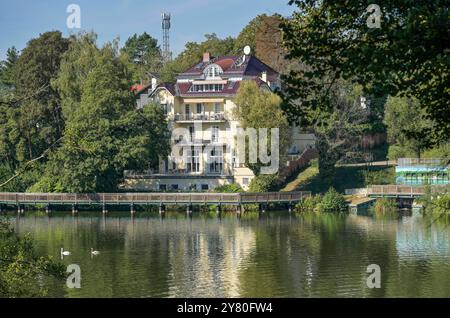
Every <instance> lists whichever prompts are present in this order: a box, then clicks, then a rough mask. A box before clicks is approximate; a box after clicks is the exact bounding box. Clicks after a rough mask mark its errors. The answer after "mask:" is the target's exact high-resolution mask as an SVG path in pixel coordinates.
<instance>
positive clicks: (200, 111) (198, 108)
mask: <svg viewBox="0 0 450 318" xmlns="http://www.w3.org/2000/svg"><path fill="white" fill-rule="evenodd" d="M201 113H203V105H202V104H200V103H199V104H197V114H201Z"/></svg>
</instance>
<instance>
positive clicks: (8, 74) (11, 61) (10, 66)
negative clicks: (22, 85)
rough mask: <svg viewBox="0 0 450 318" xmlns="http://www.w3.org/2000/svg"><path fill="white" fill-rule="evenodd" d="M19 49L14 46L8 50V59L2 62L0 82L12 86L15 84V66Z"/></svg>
mask: <svg viewBox="0 0 450 318" xmlns="http://www.w3.org/2000/svg"><path fill="white" fill-rule="evenodd" d="M18 59H19V51H17V49H16V48H15V47H14V46H13V47H11V48H9V49H8V50H7V51H6V60H5V61H1V62H0V84H3V85H5V86H9V87H12V86H14V84H15V80H14V79H15V76H16V75H15V73H16V72H15V67H16V64H17V60H18Z"/></svg>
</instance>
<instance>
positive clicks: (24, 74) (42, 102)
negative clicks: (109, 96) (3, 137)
mask: <svg viewBox="0 0 450 318" xmlns="http://www.w3.org/2000/svg"><path fill="white" fill-rule="evenodd" d="M68 45H69V41H68V40H67V39H65V38H63V37H62V34H61V33H60V32H57V31H54V32H46V33H43V34H41V35H40V36H39V38H37V39H33V40H31V41H30V42H28V44H27V46H26V47H25V49H24V50H23V51H22V54H21V55H20V57H19V59H18V61H17V64H16V66H15V72H14V73H15V87H16V91H15V98H16V99H17V100H18V101H20V102H18V103H17V104H18V105H16V106H17V107H14V108H13V109H12V110H10V116H11V117H12V118H11V119H10V128H9V129H10V132H9V138H10V140H11V142H12V144H14V145H15V153H16V154H15V156H16V158H17V160H18V161H19V162H25V161H27V160H31V159H33V158H35V157H37V156H39V155H40V154H42V152H43V151H44V150H46V149H47V148H48V147H49V146H50V145H52V144H53V143H55V142H56V141H57V140H58V139H59V138H60V137H61V134H62V131H63V128H64V121H63V119H62V116H61V107H60V98H59V95H58V93H57V92H56V91H55V90H54V89H53V88H52V87H51V85H50V84H51V81H52V80H53V79H55V78H56V76H57V74H58V72H59V66H60V61H61V57H62V55H63V53H64V52H65V51H66V50H67V48H68Z"/></svg>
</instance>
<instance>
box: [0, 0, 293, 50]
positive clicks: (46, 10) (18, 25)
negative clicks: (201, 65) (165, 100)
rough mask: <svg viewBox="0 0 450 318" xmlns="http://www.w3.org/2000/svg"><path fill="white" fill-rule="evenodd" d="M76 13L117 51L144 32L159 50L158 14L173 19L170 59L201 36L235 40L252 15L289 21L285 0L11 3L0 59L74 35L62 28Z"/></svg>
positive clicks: (2, 23)
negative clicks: (49, 36)
mask: <svg viewBox="0 0 450 318" xmlns="http://www.w3.org/2000/svg"><path fill="white" fill-rule="evenodd" d="M72 3H73V4H78V5H79V6H80V8H81V30H85V31H94V32H96V33H97V34H98V40H99V44H102V43H104V42H106V41H110V40H112V39H114V38H116V37H119V38H120V41H121V45H123V43H124V42H125V41H126V39H127V38H128V37H129V36H130V35H132V34H134V33H138V34H141V33H143V32H144V31H146V32H147V33H149V34H150V35H151V36H153V37H155V38H156V39H158V41H159V43H160V44H161V41H162V39H161V38H162V31H161V12H163V11H164V12H170V13H171V14H172V28H171V30H170V36H171V38H170V45H171V49H172V51H173V53H174V56H175V55H177V54H178V53H180V52H181V51H182V50H183V48H184V44H185V43H186V42H188V41H202V40H203V38H204V37H203V36H204V34H206V33H216V34H217V35H218V36H219V37H221V38H222V37H226V36H229V35H230V36H236V35H237V34H238V33H239V32H240V30H241V29H242V28H243V27H244V26H245V25H246V24H247V23H248V22H249V21H250V20H251V19H252V18H254V17H255V16H256V15H258V14H262V13H266V14H273V13H279V14H281V15H284V16H288V15H290V14H291V13H292V12H293V10H294V9H295V6H289V5H288V4H287V3H288V0H165V1H164V0H69V1H66V0H39V1H36V0H14V1H1V4H0V30H1V33H0V59H4V58H5V56H6V50H7V49H8V48H9V47H11V46H15V47H16V48H17V49H19V50H22V49H23V48H24V47H25V45H26V43H27V42H28V41H29V40H30V39H32V38H36V37H38V36H39V34H40V33H43V32H46V31H52V30H59V31H62V32H63V33H64V34H65V35H68V34H70V33H77V32H78V31H79V30H77V29H74V30H75V32H74V31H73V30H71V29H69V28H68V27H67V25H66V20H67V17H68V16H69V13H67V12H66V8H67V6H68V5H69V4H72Z"/></svg>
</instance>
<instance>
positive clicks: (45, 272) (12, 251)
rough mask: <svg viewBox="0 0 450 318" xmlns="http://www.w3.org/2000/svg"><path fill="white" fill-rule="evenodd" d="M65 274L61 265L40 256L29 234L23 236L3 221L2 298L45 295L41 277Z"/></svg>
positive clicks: (0, 233) (0, 249)
mask: <svg viewBox="0 0 450 318" xmlns="http://www.w3.org/2000/svg"><path fill="white" fill-rule="evenodd" d="M65 276H66V274H65V268H64V266H63V265H62V264H59V263H56V262H55V261H54V260H53V259H51V258H49V257H39V256H37V255H36V253H35V251H34V246H33V240H32V239H31V238H30V237H29V236H25V237H20V236H19V235H17V233H15V232H14V230H13V229H12V228H11V227H10V226H9V224H8V223H6V222H5V221H2V220H0V297H43V296H45V295H46V293H47V290H46V288H45V285H44V284H42V281H43V280H42V278H44V277H55V278H57V279H60V280H62V279H63V278H64V277H65Z"/></svg>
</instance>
